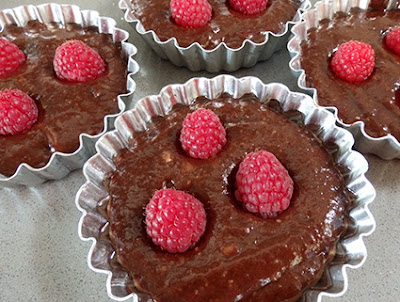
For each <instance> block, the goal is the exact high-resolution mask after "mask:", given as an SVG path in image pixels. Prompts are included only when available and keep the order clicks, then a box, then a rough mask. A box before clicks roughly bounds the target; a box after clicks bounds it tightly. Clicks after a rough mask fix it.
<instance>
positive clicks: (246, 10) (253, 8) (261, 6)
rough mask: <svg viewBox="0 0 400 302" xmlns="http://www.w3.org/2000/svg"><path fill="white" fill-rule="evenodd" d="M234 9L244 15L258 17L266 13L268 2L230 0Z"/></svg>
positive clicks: (259, 0)
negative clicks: (263, 12)
mask: <svg viewBox="0 0 400 302" xmlns="http://www.w3.org/2000/svg"><path fill="white" fill-rule="evenodd" d="M229 3H230V4H231V6H232V7H233V9H234V10H235V11H237V12H239V13H242V14H244V15H256V14H259V13H261V12H262V11H264V10H265V9H266V7H267V4H268V0H229Z"/></svg>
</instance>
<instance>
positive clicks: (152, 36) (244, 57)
mask: <svg viewBox="0 0 400 302" xmlns="http://www.w3.org/2000/svg"><path fill="white" fill-rule="evenodd" d="M119 7H120V8H121V9H122V10H125V14H124V15H125V17H124V18H125V21H127V22H128V23H131V25H132V26H133V27H134V28H135V30H136V31H137V32H138V33H139V35H141V36H142V37H143V38H144V40H145V41H146V42H147V43H148V44H149V45H150V46H151V48H152V49H153V50H154V51H155V52H156V53H157V54H158V55H159V56H160V57H161V58H163V59H169V60H170V61H171V62H172V63H173V64H174V65H176V66H185V67H187V68H188V69H190V70H191V71H200V70H206V71H208V72H213V73H215V72H219V71H223V70H225V71H229V72H232V71H235V70H237V69H239V68H242V67H251V66H254V65H255V64H256V63H257V62H259V61H263V60H267V59H269V58H270V57H271V56H272V54H273V53H274V52H275V51H278V50H280V49H282V48H284V47H285V45H286V43H287V41H288V38H289V35H290V32H289V28H290V27H292V26H293V25H294V24H296V23H298V22H299V21H300V15H301V11H303V10H307V9H309V8H310V7H311V2H310V0H303V2H302V4H301V6H300V8H299V9H298V10H297V12H296V14H295V16H294V18H293V20H292V21H289V22H287V23H286V24H285V27H284V28H283V29H282V31H281V32H279V33H277V34H274V33H272V32H268V33H267V35H266V38H265V41H264V42H262V43H254V42H253V41H251V40H249V39H246V40H244V41H243V44H242V46H241V47H240V48H236V49H234V48H230V47H228V46H226V44H225V43H224V42H222V43H221V44H220V45H218V46H217V47H216V48H214V49H211V50H208V49H204V48H203V47H202V46H201V45H200V44H199V43H197V42H195V43H193V44H191V45H190V46H188V47H181V46H179V45H178V42H177V40H176V38H174V37H172V38H170V39H168V40H167V41H160V39H159V38H158V36H157V34H156V33H155V32H154V31H153V30H146V29H145V28H144V27H143V25H142V23H141V22H140V21H139V20H138V19H137V18H136V17H135V16H134V14H133V13H132V11H133V10H134V7H132V4H131V2H130V1H129V0H120V2H119Z"/></svg>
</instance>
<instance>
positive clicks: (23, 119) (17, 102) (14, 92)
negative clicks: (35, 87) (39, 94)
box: [0, 89, 38, 135]
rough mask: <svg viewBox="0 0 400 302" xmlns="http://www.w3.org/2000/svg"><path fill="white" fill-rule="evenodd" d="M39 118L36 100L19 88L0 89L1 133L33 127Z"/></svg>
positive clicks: (18, 131) (10, 132)
mask: <svg viewBox="0 0 400 302" xmlns="http://www.w3.org/2000/svg"><path fill="white" fill-rule="evenodd" d="M37 118H38V108H37V106H36V103H35V102H34V100H32V99H31V98H30V97H29V96H28V95H27V94H26V93H24V92H22V91H21V90H18V89H11V90H3V91H0V134H1V135H8V134H17V133H20V132H22V131H25V130H27V129H29V128H30V127H32V125H33V124H34V123H35V122H36V120H37Z"/></svg>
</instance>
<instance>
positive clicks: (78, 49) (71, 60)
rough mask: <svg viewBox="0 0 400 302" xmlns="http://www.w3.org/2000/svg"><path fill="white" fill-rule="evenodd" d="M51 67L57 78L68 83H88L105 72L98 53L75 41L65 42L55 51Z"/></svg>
mask: <svg viewBox="0 0 400 302" xmlns="http://www.w3.org/2000/svg"><path fill="white" fill-rule="evenodd" d="M53 65H54V71H55V73H56V75H57V77H58V78H59V79H62V80H67V81H70V82H88V81H91V80H94V79H96V78H98V77H99V76H101V75H102V74H103V73H104V71H105V64H104V61H103V59H102V58H101V57H100V55H99V54H98V52H97V51H95V50H94V49H93V48H91V47H89V46H87V45H86V44H85V43H84V42H82V41H77V40H70V41H67V42H65V43H63V44H62V45H61V46H59V47H58V48H57V49H56V53H55V55H54V60H53Z"/></svg>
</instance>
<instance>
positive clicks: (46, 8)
mask: <svg viewBox="0 0 400 302" xmlns="http://www.w3.org/2000/svg"><path fill="white" fill-rule="evenodd" d="M31 20H38V21H40V22H42V23H44V24H48V23H51V22H56V23H58V24H63V25H64V24H67V23H75V24H79V25H82V26H84V27H87V26H96V27H97V28H98V30H99V32H100V33H107V34H110V35H112V39H113V41H114V42H115V43H119V42H120V43H121V46H122V52H123V55H124V56H125V58H126V61H127V70H128V73H129V74H128V77H127V90H128V93H127V94H122V95H119V96H118V107H119V109H120V112H119V113H117V114H112V115H106V116H105V117H104V129H103V131H102V132H101V133H99V134H97V135H88V134H85V133H82V134H80V136H79V142H80V145H79V148H78V149H77V150H76V151H75V152H73V153H68V154H67V153H61V152H54V153H53V154H52V156H51V158H50V160H49V162H48V163H47V164H46V165H45V166H44V167H42V168H32V167H31V166H29V165H27V164H25V163H23V164H21V165H20V166H19V167H18V169H17V171H16V172H15V173H14V174H13V175H12V176H10V177H5V176H3V175H1V174H0V187H1V186H6V187H10V186H15V185H21V184H22V185H37V184H40V183H43V182H45V181H47V180H50V179H60V178H62V177H64V176H66V175H67V174H68V173H70V172H71V171H73V170H75V169H78V168H81V167H82V166H83V164H84V163H85V162H86V160H87V159H88V158H89V157H90V156H92V155H93V154H94V153H95V149H94V143H95V142H96V141H97V139H98V138H99V137H100V136H101V135H102V134H104V133H105V132H107V131H109V130H110V129H113V128H114V120H115V118H116V117H117V116H118V115H119V114H121V113H122V112H123V111H125V109H126V107H127V104H128V103H129V102H130V101H131V99H130V98H129V97H130V96H131V94H133V92H134V90H135V88H136V83H135V81H134V80H133V75H134V74H135V73H137V72H138V70H139V65H138V64H137V63H136V61H135V60H134V59H133V56H134V55H135V54H136V51H137V50H136V47H135V46H134V45H133V44H131V43H128V42H127V40H128V37H129V33H128V32H127V31H124V30H121V29H118V28H116V22H115V20H114V19H112V18H108V17H102V16H100V15H99V13H98V12H97V11H94V10H81V9H80V8H79V7H78V6H76V5H59V4H55V3H48V4H42V5H38V6H33V5H27V6H19V7H16V8H12V9H4V10H2V11H0V28H1V30H2V28H3V27H4V25H6V24H16V25H18V26H21V27H22V26H24V25H25V24H26V23H27V22H28V21H31Z"/></svg>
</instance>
